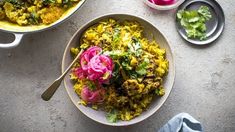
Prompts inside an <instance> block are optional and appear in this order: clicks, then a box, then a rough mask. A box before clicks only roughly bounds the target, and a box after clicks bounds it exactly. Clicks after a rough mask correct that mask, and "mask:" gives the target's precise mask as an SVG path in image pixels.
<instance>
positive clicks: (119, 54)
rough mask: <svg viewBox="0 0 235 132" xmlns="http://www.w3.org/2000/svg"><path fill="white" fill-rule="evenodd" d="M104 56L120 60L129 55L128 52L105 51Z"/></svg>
mask: <svg viewBox="0 0 235 132" xmlns="http://www.w3.org/2000/svg"><path fill="white" fill-rule="evenodd" d="M103 54H104V55H108V56H110V57H111V58H112V59H119V58H121V57H124V56H126V55H127V53H126V52H123V51H121V50H113V51H105V52H104V53H103Z"/></svg>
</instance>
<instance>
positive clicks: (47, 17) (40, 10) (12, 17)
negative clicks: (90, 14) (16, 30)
mask: <svg viewBox="0 0 235 132" xmlns="http://www.w3.org/2000/svg"><path fill="white" fill-rule="evenodd" d="M79 1H80V0H2V1H0V21H9V22H11V23H15V24H18V25H41V24H45V25H48V24H51V23H53V22H55V21H56V20H58V19H59V18H60V17H61V16H62V15H63V14H64V13H65V12H66V11H67V10H68V9H69V8H71V7H73V6H74V5H75V4H77V3H78V2H79Z"/></svg>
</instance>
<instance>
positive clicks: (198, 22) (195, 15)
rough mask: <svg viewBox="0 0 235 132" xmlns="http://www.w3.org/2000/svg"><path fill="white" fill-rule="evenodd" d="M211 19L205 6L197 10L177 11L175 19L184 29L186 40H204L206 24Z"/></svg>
mask: <svg viewBox="0 0 235 132" xmlns="http://www.w3.org/2000/svg"><path fill="white" fill-rule="evenodd" d="M211 18H212V15H211V13H210V11H209V8H208V7H207V6H201V7H200V8H199V9H198V10H179V11H178V13H177V19H178V21H179V22H180V25H181V26H182V27H184V29H185V32H186V33H187V37H188V38H194V39H200V40H204V39H206V29H207V27H206V22H207V21H209V20H210V19H211Z"/></svg>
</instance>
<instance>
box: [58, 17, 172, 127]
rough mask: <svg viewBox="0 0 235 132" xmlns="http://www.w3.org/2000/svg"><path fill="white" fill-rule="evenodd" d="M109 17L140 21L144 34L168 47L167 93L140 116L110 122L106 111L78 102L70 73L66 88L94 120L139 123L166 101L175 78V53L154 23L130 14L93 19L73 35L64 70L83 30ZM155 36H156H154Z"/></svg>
mask: <svg viewBox="0 0 235 132" xmlns="http://www.w3.org/2000/svg"><path fill="white" fill-rule="evenodd" d="M107 18H113V19H116V20H118V21H124V20H131V21H138V22H139V23H140V24H141V25H142V26H143V27H144V36H145V37H147V38H148V39H149V40H152V39H153V38H154V39H155V40H156V42H157V43H158V44H159V45H160V47H161V48H165V49H166V57H167V59H168V60H169V73H168V75H167V76H166V77H165V81H164V87H165V95H164V96H162V97H160V98H155V99H154V100H153V101H152V103H151V104H150V106H149V108H148V109H147V110H146V111H145V112H143V113H142V114H141V115H140V116H138V117H136V118H134V119H132V120H130V121H118V122H116V123H109V122H108V121H107V120H106V117H105V114H106V113H105V112H104V111H101V110H98V111H97V110H93V109H92V108H90V107H85V106H83V105H79V104H78V102H79V101H80V98H79V96H78V95H77V94H76V93H75V92H74V89H73V83H72V82H71V80H70V79H69V75H67V76H66V77H65V79H64V85H65V88H66V91H67V92H68V94H69V97H70V98H71V100H72V102H73V103H74V105H76V107H77V108H78V109H79V110H80V111H81V112H82V113H83V114H85V115H86V116H87V117H89V118H91V119H92V120H94V121H96V122H99V123H102V124H106V125H110V126H127V125H131V124H135V123H138V122H140V121H143V120H144V119H146V118H148V117H150V116H151V115H153V114H154V113H155V112H156V111H157V110H158V109H159V108H160V107H161V106H162V105H163V103H164V102H165V101H166V99H167V97H168V96H169V94H170V91H171V89H172V87H173V84H174V79H175V64H174V59H173V54H172V51H171V48H170V45H169V43H168V42H167V40H166V38H165V37H164V36H163V34H162V33H161V32H160V31H159V30H158V29H157V27H155V26H154V25H152V24H151V23H150V22H148V21H146V20H144V19H143V18H140V17H137V16H133V15H128V14H108V15H104V16H100V17H98V18H95V19H93V20H92V21H90V22H88V23H87V24H85V25H84V26H83V27H82V28H80V29H79V30H78V31H77V32H76V33H75V34H74V35H73V37H72V39H71V40H70V41H69V43H68V45H67V47H66V49H65V52H64V56H63V60H62V72H63V71H65V69H66V68H67V67H68V65H69V64H70V63H71V62H72V56H71V54H70V48H71V47H79V42H80V38H81V36H82V34H83V32H84V31H85V30H86V29H87V28H89V27H90V26H92V25H94V24H96V23H98V22H99V21H102V20H104V19H107ZM156 26H157V25H156ZM152 36H154V37H152Z"/></svg>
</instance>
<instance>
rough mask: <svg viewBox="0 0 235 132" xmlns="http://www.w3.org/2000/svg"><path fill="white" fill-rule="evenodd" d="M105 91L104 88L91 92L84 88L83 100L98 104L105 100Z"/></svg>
mask: <svg viewBox="0 0 235 132" xmlns="http://www.w3.org/2000/svg"><path fill="white" fill-rule="evenodd" d="M104 94H105V90H104V89H103V88H100V89H97V90H95V91H92V90H90V89H89V88H88V87H86V86H85V87H84V88H83V89H82V92H81V98H82V100H84V101H85V102H87V103H98V102H102V101H103V99H104Z"/></svg>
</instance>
